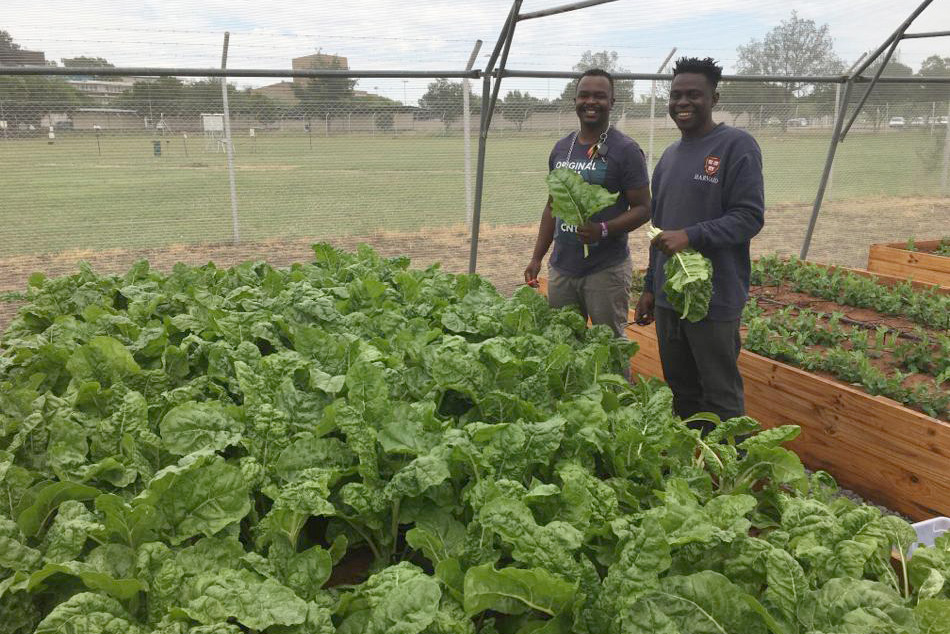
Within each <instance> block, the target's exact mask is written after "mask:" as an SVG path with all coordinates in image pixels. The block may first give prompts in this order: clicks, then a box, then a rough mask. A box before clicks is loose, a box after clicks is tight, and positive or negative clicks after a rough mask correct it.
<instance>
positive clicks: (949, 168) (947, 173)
mask: <svg viewBox="0 0 950 634" xmlns="http://www.w3.org/2000/svg"><path fill="white" fill-rule="evenodd" d="M943 127H944V129H945V130H946V136H945V137H943V173H942V174H941V175H940V191H942V192H943V194H944V196H946V195H947V191H948V189H947V185H948V184H950V182H948V181H950V108H948V109H947V124H946V125H945V126H943Z"/></svg>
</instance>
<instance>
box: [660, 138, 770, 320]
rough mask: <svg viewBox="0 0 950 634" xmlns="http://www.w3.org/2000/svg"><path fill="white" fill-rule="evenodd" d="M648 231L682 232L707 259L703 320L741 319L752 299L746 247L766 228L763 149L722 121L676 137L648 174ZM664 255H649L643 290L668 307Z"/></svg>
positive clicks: (691, 245)
mask: <svg viewBox="0 0 950 634" xmlns="http://www.w3.org/2000/svg"><path fill="white" fill-rule="evenodd" d="M652 190H653V209H652V216H653V225H654V226H655V227H659V228H660V229H663V230H671V229H685V230H686V234H687V235H688V236H689V244H690V247H692V248H693V249H696V250H697V251H699V252H700V253H702V254H703V255H705V256H706V257H707V258H709V259H710V260H711V261H712V265H713V293H712V299H711V301H710V303H709V314H708V315H707V319H711V320H713V321H727V320H733V319H738V318H739V317H740V316H741V314H742V308H743V306H744V305H745V302H746V299H747V298H748V296H749V275H750V270H751V262H750V257H749V241H750V240H751V239H752V237H753V236H754V235H756V234H757V233H758V232H759V231H760V230H761V229H762V225H763V224H764V222H765V187H764V184H763V179H762V151H761V150H760V149H759V144H758V143H756V141H755V139H754V138H752V136H751V135H750V134H748V133H747V132H745V131H743V130H739V129H736V128H732V127H729V126H727V125H725V124H722V123H720V124H719V125H717V126H716V127H715V128H713V129H712V130H711V131H710V132H709V133H708V134H706V135H705V136H703V137H700V138H698V139H680V140H679V141H677V142H675V143H673V145H671V146H670V147H668V148H667V149H666V151H665V152H664V153H663V156H662V157H661V158H660V162H659V163H657V166H656V169H655V170H654V171H653V182H652ZM666 260H667V257H666V255H664V254H663V253H661V252H660V251H658V250H657V249H654V248H651V249H650V264H649V267H648V269H647V276H646V283H645V287H644V288H645V289H646V290H651V291H653V292H654V293H655V294H656V303H657V305H658V306H663V307H665V308H672V306H671V305H670V302H669V300H667V298H666V294H665V293H664V292H663V285H664V283H665V282H666V276H665V274H664V272H663V265H664V264H665V263H666Z"/></svg>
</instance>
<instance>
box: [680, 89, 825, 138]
mask: <svg viewBox="0 0 950 634" xmlns="http://www.w3.org/2000/svg"><path fill="white" fill-rule="evenodd" d="M719 94H720V98H719V107H720V108H721V109H722V110H724V111H726V112H728V113H729V114H731V115H732V116H733V117H734V118H735V119H737V118H738V117H740V116H742V115H747V116H748V119H749V124H750V125H752V126H759V127H761V126H764V125H768V124H769V123H770V122H772V123H774V122H782V121H785V120H786V119H787V118H788V116H789V109H788V106H787V100H788V91H787V90H786V89H785V87H784V86H781V85H778V84H774V83H766V82H754V83H753V82H737V81H733V82H729V81H724V82H722V83H721V84H719ZM832 99H834V97H832ZM663 110H664V112H665V111H666V103H665V100H664V105H663Z"/></svg>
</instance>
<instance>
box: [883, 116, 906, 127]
mask: <svg viewBox="0 0 950 634" xmlns="http://www.w3.org/2000/svg"><path fill="white" fill-rule="evenodd" d="M887 125H888V126H889V127H891V128H897V129H901V128H903V127H904V126H905V125H907V122H906V121H904V117H891V120H890V121H888V122H887Z"/></svg>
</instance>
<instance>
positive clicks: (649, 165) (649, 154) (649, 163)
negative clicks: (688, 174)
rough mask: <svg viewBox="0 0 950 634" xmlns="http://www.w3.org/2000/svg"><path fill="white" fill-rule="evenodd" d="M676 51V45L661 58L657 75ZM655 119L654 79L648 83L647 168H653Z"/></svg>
mask: <svg viewBox="0 0 950 634" xmlns="http://www.w3.org/2000/svg"><path fill="white" fill-rule="evenodd" d="M674 53H676V47H675V46H674V47H673V50H671V51H670V54H669V55H667V56H666V59H664V60H663V63H662V64H660V67H659V68H658V69H657V70H656V73H657V74H658V75H659V74H660V73H662V72H663V69H664V68H666V65H667V64H669V63H670V59H671V58H672V57H673V54H674ZM655 119H656V80H655V79H654V80H653V82H652V83H651V84H650V145H649V146H648V150H647V169H648V170H651V171H652V170H653V127H654V121H655Z"/></svg>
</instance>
